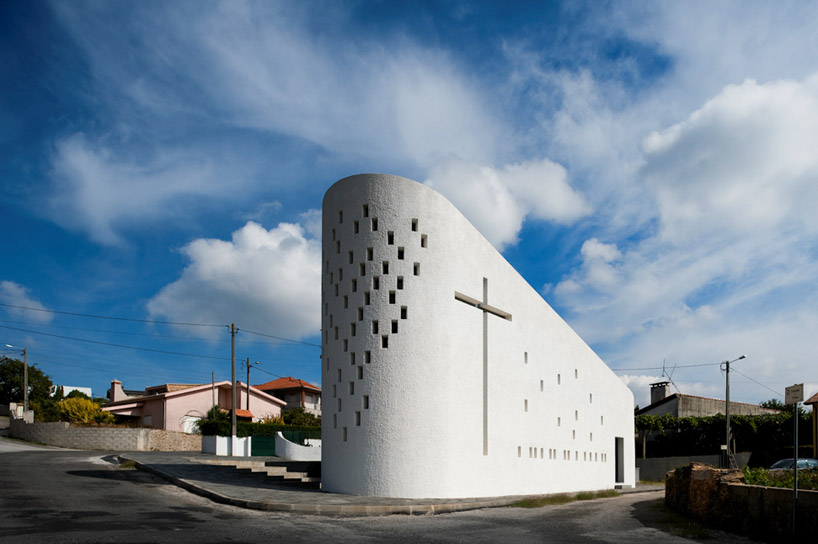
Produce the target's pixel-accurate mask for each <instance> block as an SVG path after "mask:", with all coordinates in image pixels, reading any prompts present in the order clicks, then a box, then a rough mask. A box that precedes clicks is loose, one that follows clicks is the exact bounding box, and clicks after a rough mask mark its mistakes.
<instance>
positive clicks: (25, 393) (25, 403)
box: [6, 344, 28, 412]
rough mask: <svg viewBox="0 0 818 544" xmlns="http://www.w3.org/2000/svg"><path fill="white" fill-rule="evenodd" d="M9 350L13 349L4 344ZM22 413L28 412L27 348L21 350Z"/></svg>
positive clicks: (9, 345)
mask: <svg viewBox="0 0 818 544" xmlns="http://www.w3.org/2000/svg"><path fill="white" fill-rule="evenodd" d="M6 347H7V348H9V349H19V348H15V347H14V346H12V345H11V344H6ZM21 353H22V354H23V411H25V412H28V348H23V351H22V352H21Z"/></svg>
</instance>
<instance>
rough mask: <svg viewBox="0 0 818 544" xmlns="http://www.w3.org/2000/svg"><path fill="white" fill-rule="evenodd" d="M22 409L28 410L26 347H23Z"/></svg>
mask: <svg viewBox="0 0 818 544" xmlns="http://www.w3.org/2000/svg"><path fill="white" fill-rule="evenodd" d="M23 411H25V412H28V348H23Z"/></svg>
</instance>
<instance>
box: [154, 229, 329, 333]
mask: <svg viewBox="0 0 818 544" xmlns="http://www.w3.org/2000/svg"><path fill="white" fill-rule="evenodd" d="M182 252H183V253H184V254H185V255H186V256H187V257H188V259H189V260H190V263H189V264H188V265H187V267H186V268H185V270H184V271H183V272H182V275H181V277H180V278H179V279H178V280H176V281H175V282H173V283H171V284H169V285H167V286H165V287H164V288H162V290H161V291H160V292H159V293H157V294H156V295H155V296H154V297H153V298H152V299H151V300H150V302H149V303H148V310H149V311H150V313H151V315H152V316H155V317H160V316H161V317H164V318H167V319H169V320H172V321H183V322H198V323H202V322H204V323H230V322H235V323H236V324H237V325H238V326H239V327H243V328H246V329H248V330H253V331H256V332H265V333H269V334H274V335H276V336H282V337H285V338H292V339H300V338H305V337H309V336H313V335H317V334H318V333H319V331H320V328H321V320H320V311H319V308H320V304H321V290H320V289H319V288H317V287H316V286H319V285H321V248H320V244H319V243H318V242H317V241H315V240H314V239H311V238H307V237H306V236H305V235H304V229H303V228H302V227H301V226H299V225H296V224H289V223H281V224H279V225H278V226H277V227H275V228H273V229H271V230H266V229H264V228H263V227H262V226H260V225H258V224H256V223H253V222H248V223H247V224H246V225H245V226H244V227H242V228H241V229H239V230H237V231H235V232H234V233H233V236H232V240H230V241H225V240H216V239H198V240H194V241H193V242H190V243H189V244H188V245H186V246H185V247H184V248H183V249H182ZM201 332H203V333H205V334H206V333H207V331H206V330H203V331H201Z"/></svg>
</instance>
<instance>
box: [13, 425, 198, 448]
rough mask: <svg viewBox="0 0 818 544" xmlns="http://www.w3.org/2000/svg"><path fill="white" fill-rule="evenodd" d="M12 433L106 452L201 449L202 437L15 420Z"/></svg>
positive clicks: (40, 441)
mask: <svg viewBox="0 0 818 544" xmlns="http://www.w3.org/2000/svg"><path fill="white" fill-rule="evenodd" d="M10 423H11V425H10V426H11V432H10V434H11V436H12V437H14V438H21V439H23V440H26V441H28V442H37V443H39V444H46V445H48V446H58V447H61V448H75V449H82V450H105V451H200V450H201V448H202V437H201V436H200V435H189V434H185V433H179V432H173V431H163V430H159V429H131V428H122V427H76V426H73V425H71V424H69V423H66V422H57V423H25V422H24V421H21V420H19V419H12V420H11V422H10Z"/></svg>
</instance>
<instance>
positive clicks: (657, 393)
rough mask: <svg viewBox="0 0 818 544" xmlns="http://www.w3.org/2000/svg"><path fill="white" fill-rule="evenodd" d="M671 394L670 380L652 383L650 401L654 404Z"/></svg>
mask: <svg viewBox="0 0 818 544" xmlns="http://www.w3.org/2000/svg"><path fill="white" fill-rule="evenodd" d="M668 396H670V382H656V383H652V384H650V403H651V404H654V403H656V402H659V401H660V400H662V399H665V398H667V397H668Z"/></svg>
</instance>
